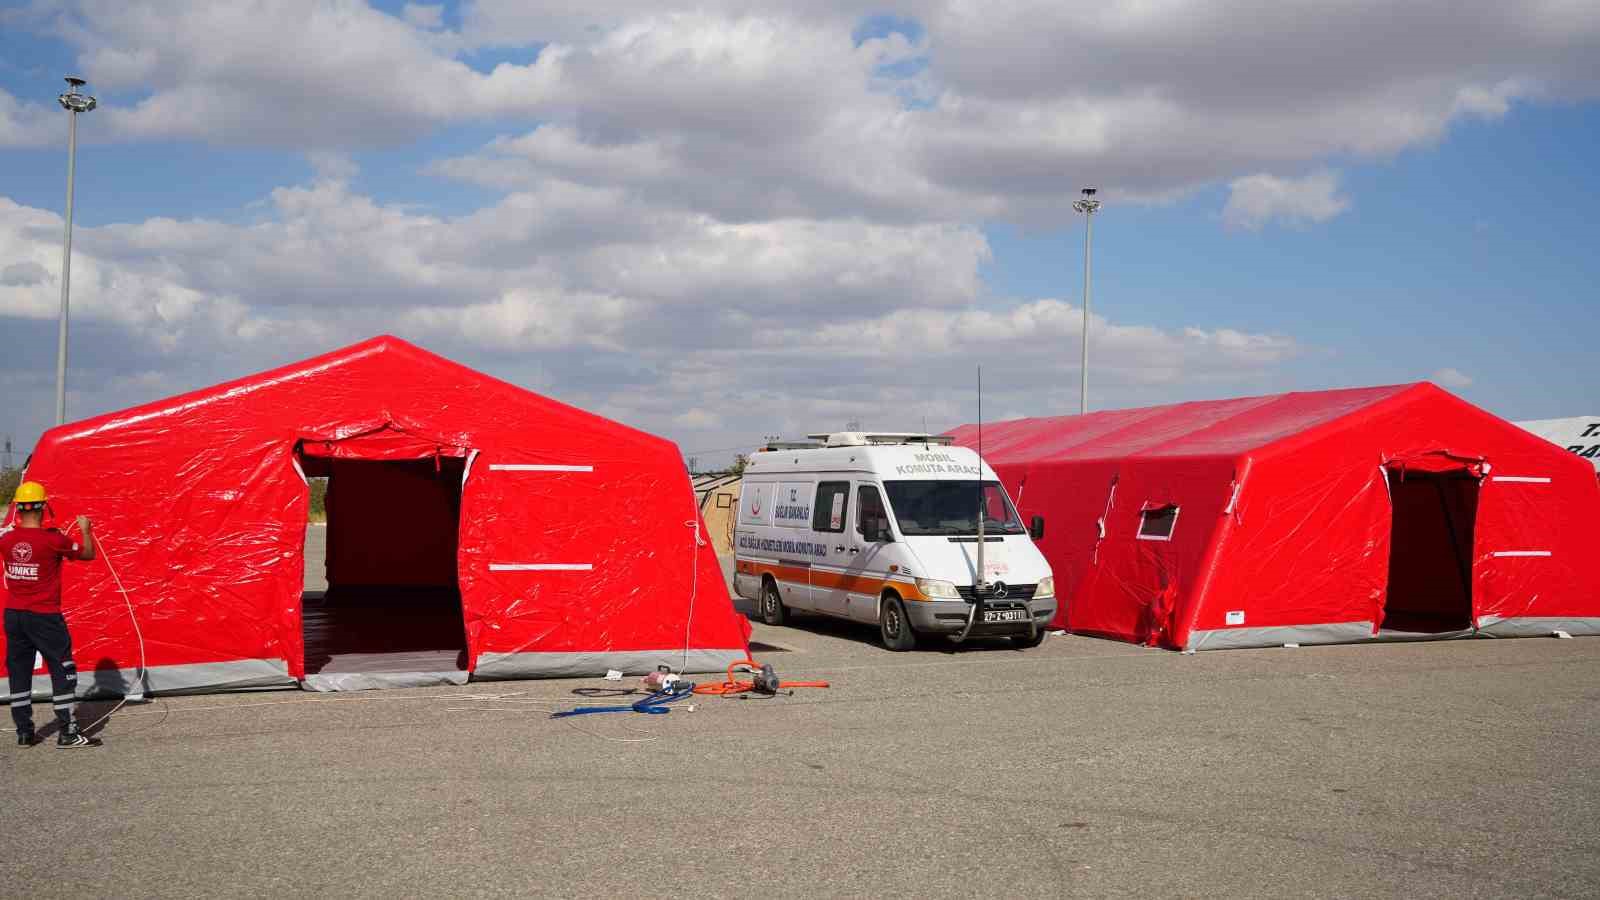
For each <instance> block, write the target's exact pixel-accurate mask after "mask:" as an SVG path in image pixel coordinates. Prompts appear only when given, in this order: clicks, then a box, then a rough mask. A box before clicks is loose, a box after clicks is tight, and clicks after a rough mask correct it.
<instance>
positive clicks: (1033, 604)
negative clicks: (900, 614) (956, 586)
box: [905, 597, 1056, 636]
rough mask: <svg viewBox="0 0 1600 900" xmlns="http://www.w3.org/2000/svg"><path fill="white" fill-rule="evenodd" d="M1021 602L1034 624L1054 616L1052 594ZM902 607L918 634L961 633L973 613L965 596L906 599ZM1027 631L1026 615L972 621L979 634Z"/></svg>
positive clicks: (1040, 624)
mask: <svg viewBox="0 0 1600 900" xmlns="http://www.w3.org/2000/svg"><path fill="white" fill-rule="evenodd" d="M985 605H986V606H988V607H989V608H991V609H994V608H1006V607H1013V608H1014V606H1015V605H1014V604H1004V603H989V604H985ZM1024 605H1026V606H1027V609H1028V611H1029V612H1030V613H1031V614H1032V615H1033V625H1034V627H1035V628H1048V627H1049V626H1050V620H1051V619H1053V618H1055V617H1056V598H1054V597H1040V598H1037V599H1033V600H1028V601H1025V603H1024ZM905 608H906V618H908V619H910V620H911V629H912V630H913V631H915V632H917V633H918V634H960V633H961V629H963V628H965V627H967V616H969V615H971V613H972V604H971V603H968V602H967V601H965V600H907V601H906V602H905ZM1027 633H1028V620H1027V619H1021V620H1017V621H1011V622H983V621H978V622H974V623H973V624H972V634H974V635H980V636H981V635H997V634H1027Z"/></svg>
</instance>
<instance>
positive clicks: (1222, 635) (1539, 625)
mask: <svg viewBox="0 0 1600 900" xmlns="http://www.w3.org/2000/svg"><path fill="white" fill-rule="evenodd" d="M1558 631H1562V632H1566V633H1567V634H1570V635H1572V636H1574V637H1576V636H1578V635H1600V617H1571V618H1568V617H1562V616H1527V617H1518V618H1510V619H1501V618H1496V617H1493V616H1484V617H1483V618H1482V619H1480V620H1479V622H1478V628H1476V629H1467V630H1463V631H1446V632H1427V633H1423V632H1409V631H1387V630H1380V631H1379V632H1378V633H1377V634H1373V631H1372V623H1371V622H1333V623H1329V624H1325V625H1286V626H1275V627H1271V628H1218V629H1213V630H1211V631H1192V632H1190V633H1189V644H1188V646H1187V647H1186V648H1185V649H1187V650H1235V649H1246V648H1252V647H1282V646H1283V645H1285V644H1300V645H1302V646H1305V645H1311V644H1363V643H1367V642H1370V641H1439V640H1450V639H1454V638H1468V637H1491V638H1494V637H1551V636H1552V635H1554V634H1555V633H1556V632H1558Z"/></svg>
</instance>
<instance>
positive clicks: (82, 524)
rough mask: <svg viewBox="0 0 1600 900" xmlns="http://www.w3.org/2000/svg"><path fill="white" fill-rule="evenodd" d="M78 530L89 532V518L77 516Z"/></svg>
mask: <svg viewBox="0 0 1600 900" xmlns="http://www.w3.org/2000/svg"><path fill="white" fill-rule="evenodd" d="M78 530H79V531H88V530H89V517H88V516H79V517H78Z"/></svg>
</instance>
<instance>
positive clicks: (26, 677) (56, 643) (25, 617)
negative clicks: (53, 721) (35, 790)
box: [5, 609, 78, 734]
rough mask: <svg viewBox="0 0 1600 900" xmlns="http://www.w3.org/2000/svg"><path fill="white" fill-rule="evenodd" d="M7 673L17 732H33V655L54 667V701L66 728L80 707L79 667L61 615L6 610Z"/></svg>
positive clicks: (70, 638) (58, 717)
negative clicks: (41, 657)
mask: <svg viewBox="0 0 1600 900" xmlns="http://www.w3.org/2000/svg"><path fill="white" fill-rule="evenodd" d="M5 624H6V674H7V676H9V679H10V682H11V693H10V697H9V700H10V703H11V720H12V721H13V722H16V723H17V732H18V733H19V734H27V733H30V732H32V731H33V655H34V654H35V653H38V654H39V655H40V656H43V657H44V662H45V665H46V666H48V667H49V668H50V693H51V694H52V696H51V698H50V699H51V702H52V703H53V704H54V705H55V710H56V718H57V719H60V720H61V724H62V725H66V724H67V723H69V722H71V721H72V716H73V713H74V711H75V710H76V709H77V707H78V666H77V664H76V663H74V662H73V661H72V635H70V634H68V633H67V620H66V619H64V618H62V617H61V614H60V613H37V612H28V611H27V610H22V609H8V610H6V623H5Z"/></svg>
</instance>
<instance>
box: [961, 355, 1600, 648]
mask: <svg viewBox="0 0 1600 900" xmlns="http://www.w3.org/2000/svg"><path fill="white" fill-rule="evenodd" d="M952 434H953V435H954V436H955V438H956V442H957V443H958V444H961V445H964V446H969V447H976V446H977V443H978V429H977V428H976V426H972V425H966V426H962V427H961V428H958V429H956V430H955V431H954V432H952ZM983 454H984V457H985V458H986V459H987V460H988V462H989V463H990V465H992V466H993V467H994V469H995V471H996V472H997V473H998V474H999V476H1000V478H1001V479H1002V481H1003V482H1004V483H1005V485H1006V487H1007V488H1008V489H1009V490H1010V491H1011V495H1012V497H1013V498H1015V499H1016V500H1017V505H1018V507H1019V509H1020V511H1021V512H1022V514H1023V516H1024V517H1030V516H1033V515H1042V516H1044V517H1045V519H1046V533H1045V537H1044V539H1043V540H1041V541H1040V542H1039V546H1040V549H1041V550H1042V551H1043V552H1044V554H1045V557H1046V558H1047V559H1048V560H1049V561H1050V565H1051V567H1052V568H1053V569H1054V571H1055V577H1056V590H1057V592H1058V595H1059V596H1061V597H1062V598H1063V600H1064V602H1063V603H1062V605H1061V611H1060V612H1059V613H1058V614H1057V618H1056V621H1055V623H1054V625H1055V627H1062V628H1067V629H1069V630H1071V631H1075V632H1081V633H1085V634H1095V635H1102V636H1106V637H1113V638H1118V639H1121V640H1126V641H1134V642H1138V643H1144V644H1150V645H1154V646H1161V647H1169V648H1172V649H1214V648H1223V647H1262V646H1277V645H1281V644H1284V643H1302V644H1309V643H1337V642H1346V641H1357V640H1367V639H1372V638H1379V639H1382V638H1395V639H1422V638H1434V637H1457V636H1466V635H1472V634H1479V635H1486V636H1519V635H1549V634H1551V633H1553V632H1555V631H1558V630H1559V631H1565V632H1568V633H1570V634H1600V540H1597V538H1596V536H1595V535H1596V531H1595V529H1594V520H1595V517H1596V515H1597V514H1600V483H1597V481H1596V478H1595V473H1594V471H1593V468H1592V467H1591V466H1590V465H1589V464H1588V462H1587V461H1586V460H1583V459H1580V458H1578V457H1576V456H1573V455H1572V454H1570V453H1566V452H1564V451H1563V450H1562V449H1561V448H1560V447H1557V446H1555V445H1553V444H1551V443H1549V442H1547V441H1545V440H1544V439H1542V438H1539V437H1537V436H1535V435H1532V434H1529V433H1528V432H1526V431H1523V430H1522V429H1521V428H1518V427H1517V426H1515V425H1512V424H1511V423H1509V422H1506V421H1503V420H1501V419H1499V418H1496V417H1495V416H1493V415H1491V414H1489V413H1487V412H1485V411H1483V410H1481V409H1478V408H1477V407H1474V406H1472V405H1471V404H1468V403H1466V402H1465V401H1463V400H1461V399H1459V398H1457V397H1454V396H1452V395H1451V394H1449V393H1446V392H1445V391H1443V390H1440V389H1439V388H1437V387H1435V386H1433V385H1431V384H1426V383H1423V384H1413V385H1400V386H1393V387H1375V388H1360V389H1352V390H1339V391H1320V392H1315V393H1294V394H1281V395H1278V396H1271V397H1248V398H1242V399H1236V400H1220V401H1212V402H1202V403H1182V404H1177V405H1174V406H1164V407H1152V408H1147V409H1132V410H1118V411H1112V412H1100V413H1092V414H1090V415H1087V416H1060V417H1052V418H1039V419H1019V420H1016V421H1010V422H997V423H993V424H986V425H984V427H983Z"/></svg>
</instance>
